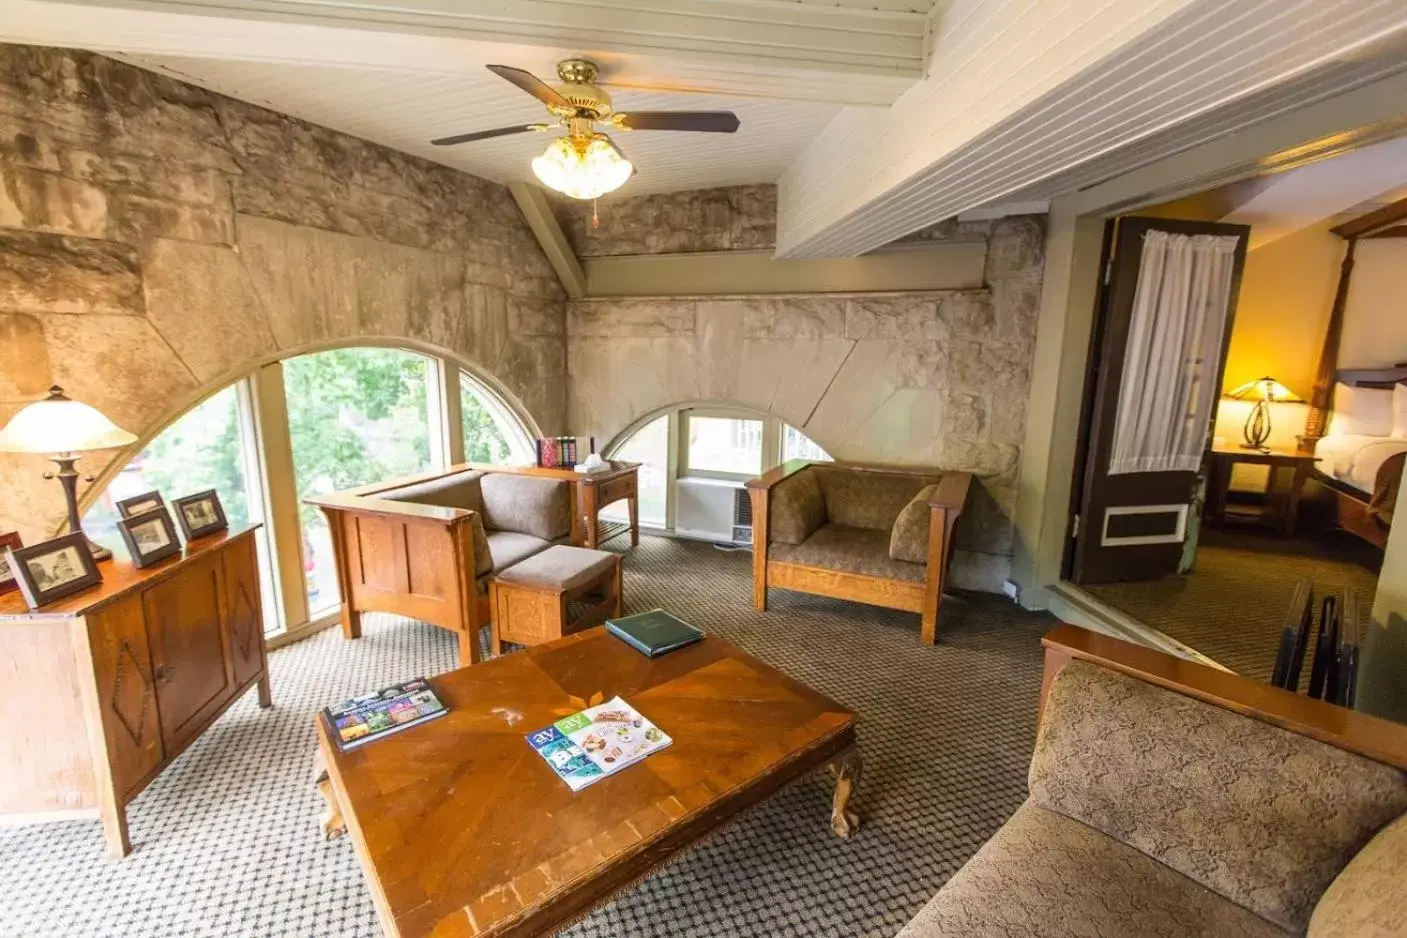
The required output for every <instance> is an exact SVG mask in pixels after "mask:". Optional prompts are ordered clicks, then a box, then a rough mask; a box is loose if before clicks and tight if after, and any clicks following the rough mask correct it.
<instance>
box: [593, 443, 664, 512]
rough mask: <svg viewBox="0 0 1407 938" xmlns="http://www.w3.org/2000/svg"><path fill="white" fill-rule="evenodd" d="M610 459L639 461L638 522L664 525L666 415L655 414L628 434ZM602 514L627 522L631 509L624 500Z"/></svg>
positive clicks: (612, 505)
mask: <svg viewBox="0 0 1407 938" xmlns="http://www.w3.org/2000/svg"><path fill="white" fill-rule="evenodd" d="M611 458H612V459H622V460H625V461H626V462H638V463H640V477H639V487H638V489H637V498H638V499H639V502H640V509H639V511H640V514H639V518H640V523H641V524H650V525H654V526H656V527H661V528H662V527H664V523H665V513H664V502H665V497H666V496H665V493H666V491H667V485H666V482H665V473H666V472H668V469H669V417H668V416H665V417H658V418H656V419H654V420H651V421H650V422H649V423H647V424H645V425H644V426H643V427H641V428H640V429H639V430H636V431H635V432H634V433H633V434H631V435H630V436H629V437H628V438H627V439H626V440H625V442H624V443H622V444H621V445H620V446H618V447H616V449H615V450H614V451H613V452H612V453H611ZM601 517H603V518H610V519H612V520H617V521H627V520H629V518H630V510H629V507H628V506H627V505H626V503H625V502H624V501H619V502H615V503H614V504H611V505H607V506H606V507H605V508H603V509H602V510H601Z"/></svg>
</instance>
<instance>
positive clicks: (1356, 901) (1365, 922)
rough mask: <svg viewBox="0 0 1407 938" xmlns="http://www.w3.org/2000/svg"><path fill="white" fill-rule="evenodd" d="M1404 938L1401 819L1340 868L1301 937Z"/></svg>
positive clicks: (1406, 833)
mask: <svg viewBox="0 0 1407 938" xmlns="http://www.w3.org/2000/svg"><path fill="white" fill-rule="evenodd" d="M1393 935H1397V936H1401V935H1407V814H1404V815H1402V817H1400V818H1398V819H1397V820H1396V821H1393V822H1392V824H1390V825H1388V827H1387V828H1385V829H1384V830H1382V831H1380V832H1379V833H1378V836H1376V837H1374V838H1373V839H1372V840H1370V841H1368V846H1366V847H1364V848H1363V849H1362V850H1360V851H1359V852H1358V856H1356V857H1354V858H1353V860H1352V861H1351V862H1350V863H1349V864H1348V866H1346V867H1344V870H1343V872H1342V873H1340V874H1339V875H1338V877H1337V878H1336V879H1335V880H1334V882H1333V883H1332V884H1331V885H1330V886H1329V888H1328V890H1327V891H1326V892H1325V893H1324V896H1323V898H1321V899H1320V900H1319V904H1318V905H1316V906H1315V907H1314V915H1312V916H1311V917H1310V919H1309V933H1308V935H1307V938H1389V936H1393Z"/></svg>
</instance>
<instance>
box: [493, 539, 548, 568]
mask: <svg viewBox="0 0 1407 938" xmlns="http://www.w3.org/2000/svg"><path fill="white" fill-rule="evenodd" d="M488 542H489V553H490V554H491V555H492V556H493V567H492V568H491V571H492V573H493V574H494V575H498V574H500V573H502V572H503V571H504V570H507V569H508V568H509V567H511V566H513V565H514V564H515V563H522V562H523V561H524V560H527V559H528V558H529V557H531V556H533V555H534V554H540V553H542V552H543V551H545V550H547V548H549V547H551V546H552V542H551V541H544V540H543V539H542V538H540V537H533V536H532V535H531V534H519V533H518V532H516V531H490V532H488Z"/></svg>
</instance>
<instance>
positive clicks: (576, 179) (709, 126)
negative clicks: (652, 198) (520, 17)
mask: <svg viewBox="0 0 1407 938" xmlns="http://www.w3.org/2000/svg"><path fill="white" fill-rule="evenodd" d="M488 70H489V71H491V72H493V73H494V74H495V75H497V76H498V77H500V78H502V79H505V80H506V81H510V82H512V83H513V84H514V85H517V86H518V87H519V88H521V89H522V90H523V91H526V92H527V93H528V94H530V95H532V96H533V97H534V98H537V99H538V100H539V101H541V102H542V103H543V104H545V105H546V106H547V110H548V111H549V112H550V113H551V114H552V115H553V117H554V118H555V119H554V120H553V121H551V122H549V123H536V124H517V125H514V126H512V127H496V128H494V129H493V130H478V131H474V132H472V133H467V134H455V135H454V136H452V137H440V138H439V139H437V140H431V141H430V142H431V143H432V144H434V145H435V146H439V147H445V146H453V145H455V144H459V143H469V142H471V141H474V140H487V139H489V138H490V137H504V136H507V135H509V134H521V133H527V132H529V131H545V130H551V129H552V128H553V127H558V126H560V127H564V128H566V131H567V134H566V136H564V137H558V138H557V139H556V140H554V141H552V143H551V145H550V146H548V148H547V151H546V152H544V153H543V154H542V156H539V157H537V158H535V159H534V160H533V161H532V168H533V173H534V174H535V175H536V176H537V178H538V179H540V180H542V182H543V183H544V184H545V185H547V186H549V187H550V188H553V189H556V190H557V191H558V192H561V193H563V194H564V195H568V196H571V197H572V198H575V199H594V198H597V197H598V196H601V195H605V194H606V193H607V192H611V191H613V190H615V189H618V188H620V187H621V186H622V185H624V184H625V181H626V180H627V179H629V178H630V176H631V174H633V173H634V172H635V167H634V166H632V165H631V163H630V160H628V159H626V157H625V154H624V153H622V152H621V149H620V147H618V146H616V143H615V141H613V140H612V139H611V138H610V137H608V136H607V135H606V134H604V133H602V132H601V131H598V130H597V129H596V125H597V124H607V125H609V126H611V127H614V128H616V129H618V130H692V131H700V132H703V133H717V134H730V133H733V132H734V131H736V130H737V129H738V123H739V122H738V116H737V115H736V114H734V113H733V112H732V111H634V112H631V113H628V114H627V113H618V112H617V111H616V110H615V108H614V107H613V106H612V104H611V96H610V95H609V94H607V93H606V92H605V91H603V90H601V88H599V87H597V85H596V83H595V82H596V77H597V75H598V74H599V73H600V70H599V69H598V68H597V66H596V63H595V62H590V61H587V60H586V59H564V60H563V61H561V62H558V63H557V77H558V78H560V79H561V84H559V85H557V86H555V87H553V86H552V85H549V84H547V83H546V82H545V81H543V80H542V79H540V78H538V77H537V76H536V75H534V74H532V73H531V72H527V71H524V70H523V69H521V68H513V67H511V66H508V65H490V66H488Z"/></svg>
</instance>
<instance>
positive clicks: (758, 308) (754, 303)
mask: <svg viewBox="0 0 1407 938" xmlns="http://www.w3.org/2000/svg"><path fill="white" fill-rule="evenodd" d="M845 307H846V301H845V300H844V299H843V298H838V297H828V296H786V297H753V298H750V299H749V300H748V302H747V316H746V319H745V322H744V328H745V329H746V330H747V337H748V338H750V339H841V338H844V337H845Z"/></svg>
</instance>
